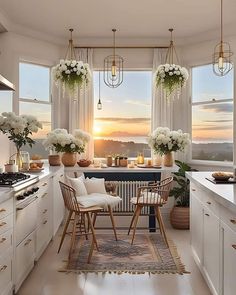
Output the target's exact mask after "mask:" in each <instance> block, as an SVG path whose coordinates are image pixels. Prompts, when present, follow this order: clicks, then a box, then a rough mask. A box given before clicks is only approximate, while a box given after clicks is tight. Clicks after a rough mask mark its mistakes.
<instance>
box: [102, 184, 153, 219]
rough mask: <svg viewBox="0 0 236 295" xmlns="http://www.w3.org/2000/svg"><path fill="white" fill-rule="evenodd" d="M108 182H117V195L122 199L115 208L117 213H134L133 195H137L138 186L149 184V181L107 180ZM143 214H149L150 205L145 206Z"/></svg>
mask: <svg viewBox="0 0 236 295" xmlns="http://www.w3.org/2000/svg"><path fill="white" fill-rule="evenodd" d="M106 183H110V184H117V195H118V196H119V197H120V198H121V199H122V201H121V202H120V204H119V205H118V206H116V207H115V208H114V209H113V212H114V213H116V214H120V215H122V214H125V215H126V214H127V215H132V214H133V210H134V208H133V205H132V204H131V202H130V199H131V198H132V197H137V194H138V187H140V186H147V185H148V181H106ZM141 214H145V215H148V207H144V208H143V210H142V212H141Z"/></svg>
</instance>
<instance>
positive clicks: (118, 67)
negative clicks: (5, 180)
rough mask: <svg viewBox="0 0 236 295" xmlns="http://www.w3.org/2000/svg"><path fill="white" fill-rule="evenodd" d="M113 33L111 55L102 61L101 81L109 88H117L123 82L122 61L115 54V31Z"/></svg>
mask: <svg viewBox="0 0 236 295" xmlns="http://www.w3.org/2000/svg"><path fill="white" fill-rule="evenodd" d="M112 32H113V54H112V55H109V56H107V57H106V58H105V59H104V71H103V79H104V83H105V84H106V85H107V86H108V87H111V88H117V87H118V86H119V85H120V84H121V83H122V82H123V63H124V60H123V58H122V57H121V56H120V55H117V54H116V36H115V34H116V29H112Z"/></svg>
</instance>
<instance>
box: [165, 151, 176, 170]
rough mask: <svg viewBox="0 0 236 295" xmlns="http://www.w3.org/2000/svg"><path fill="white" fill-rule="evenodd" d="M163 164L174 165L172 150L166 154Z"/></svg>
mask: <svg viewBox="0 0 236 295" xmlns="http://www.w3.org/2000/svg"><path fill="white" fill-rule="evenodd" d="M163 164H164V166H166V167H172V166H173V165H174V158H173V153H172V152H168V153H166V154H164V157H163Z"/></svg>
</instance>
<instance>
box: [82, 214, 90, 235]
mask: <svg viewBox="0 0 236 295" xmlns="http://www.w3.org/2000/svg"><path fill="white" fill-rule="evenodd" d="M81 222H82V223H83V226H84V234H85V238H86V240H88V235H87V233H88V232H89V228H88V231H87V228H86V220H85V215H84V214H82V215H81Z"/></svg>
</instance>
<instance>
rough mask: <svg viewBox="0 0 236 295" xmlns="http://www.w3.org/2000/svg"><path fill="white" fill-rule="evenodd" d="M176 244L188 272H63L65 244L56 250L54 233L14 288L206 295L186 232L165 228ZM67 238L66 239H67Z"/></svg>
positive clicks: (47, 293) (27, 294)
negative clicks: (37, 260) (18, 284)
mask: <svg viewBox="0 0 236 295" xmlns="http://www.w3.org/2000/svg"><path fill="white" fill-rule="evenodd" d="M168 234H169V236H170V237H171V238H172V239H173V240H174V242H175V243H176V245H177V248H178V252H179V254H180V255H181V258H182V261H183V263H184V264H185V265H186V269H187V270H188V271H190V272H191V274H184V275H174V274H164V275H161V274H158V275H150V276H149V275H148V274H145V275H132V274H122V275H116V274H106V275H102V274H99V275H97V274H88V275H84V274H83V275H77V274H73V273H71V274H65V273H60V272H58V271H57V270H58V269H59V268H60V266H61V265H62V260H63V259H64V258H65V257H66V254H67V251H68V244H64V246H63V249H62V251H61V253H60V254H56V253H57V247H58V241H59V237H58V235H57V236H56V238H55V239H54V241H53V242H52V243H50V245H49V247H48V248H47V250H46V251H45V253H44V254H43V256H42V257H41V259H40V260H39V262H38V263H37V265H36V266H35V268H34V270H33V271H32V273H31V274H30V275H29V277H28V279H27V280H26V281H25V282H24V284H23V285H22V287H21V289H20V290H19V291H18V294H20V295H81V294H83V295H141V294H142V295H144V294H145V295H199V294H201V295H210V294H211V293H210V291H209V289H208V287H207V285H206V283H205V281H204V279H203V278H202V275H201V274H200V271H199V270H198V268H197V266H196V264H195V262H194V261H193V258H192V255H191V251H190V244H189V231H178V230H173V229H168ZM67 241H68V238H67Z"/></svg>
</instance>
